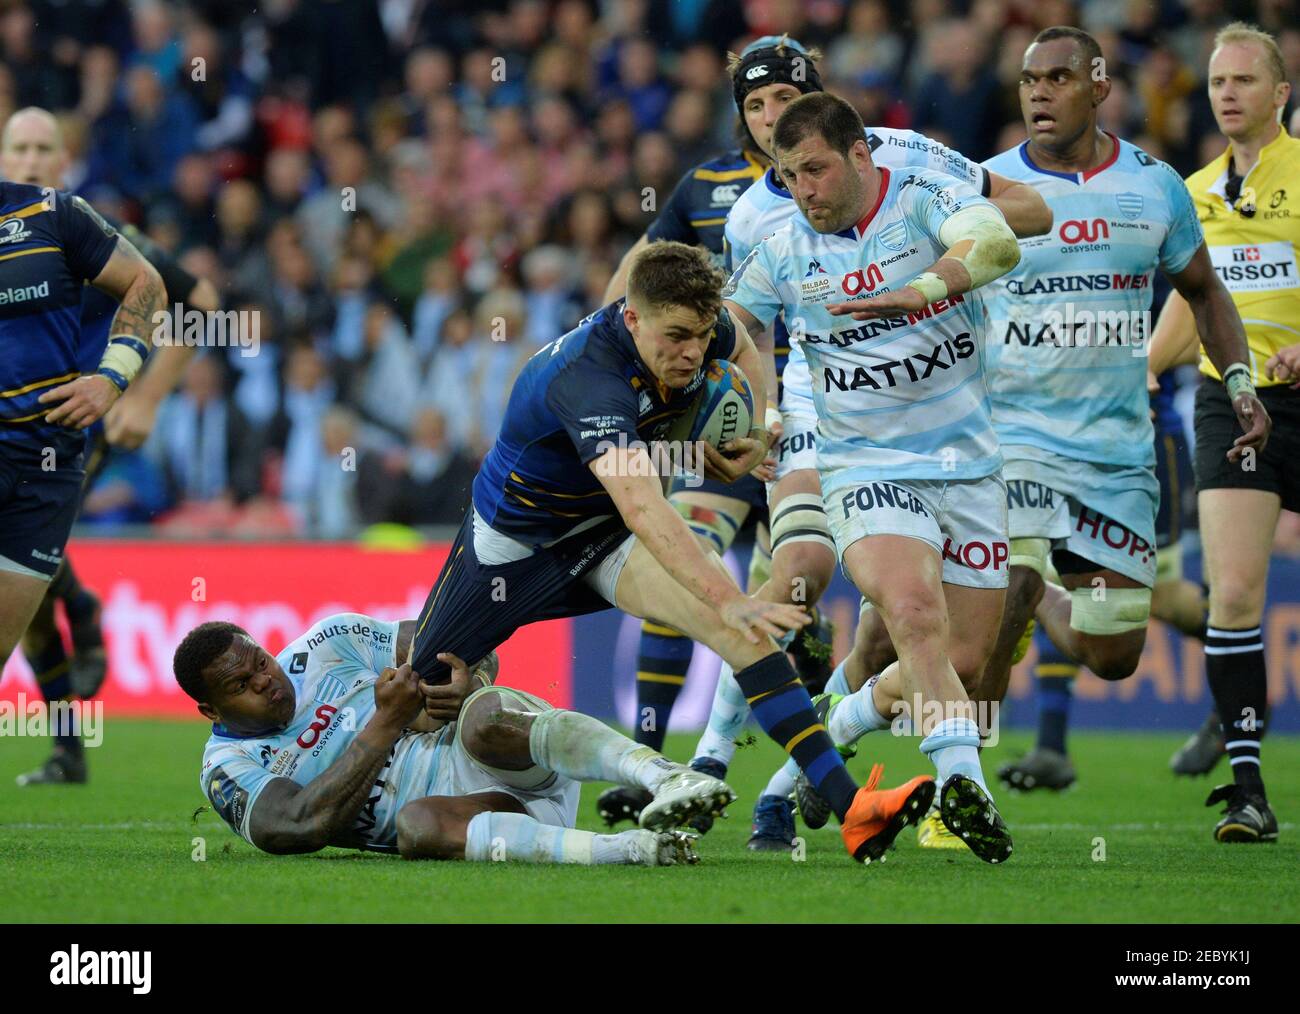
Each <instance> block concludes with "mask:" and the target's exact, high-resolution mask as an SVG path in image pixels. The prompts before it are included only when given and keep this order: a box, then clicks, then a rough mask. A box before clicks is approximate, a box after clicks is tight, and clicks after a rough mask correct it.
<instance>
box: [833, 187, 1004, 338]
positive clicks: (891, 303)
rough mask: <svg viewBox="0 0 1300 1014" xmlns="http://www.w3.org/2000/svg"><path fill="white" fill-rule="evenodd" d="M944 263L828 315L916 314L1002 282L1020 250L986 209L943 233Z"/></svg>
mask: <svg viewBox="0 0 1300 1014" xmlns="http://www.w3.org/2000/svg"><path fill="white" fill-rule="evenodd" d="M939 241H940V242H942V243H945V244H947V246H948V249H947V250H945V251H944V254H943V256H942V257H940V258H939V259H938V260H937V261H935V262H934V264H932V265H931V266H930V267H929V268H927V269H926V270H925V271H923V272H921V274H920V275H919V276H917V277H916V278H914V279H912V281H910V282H908V283H907V284H906V285H904V286H902V287H901V288H899V289H898V290H896V291H894V292H886V293H885V294H883V295H880V296H873V297H871V298H870V299H864V300H853V301H851V302H847V303H833V304H830V305H828V306H827V307H826V309H827V311H828V312H830V313H832V314H834V315H836V316H842V315H844V314H849V315H851V316H852V317H853V319H854V320H871V319H872V318H876V317H889V316H893V315H895V314H898V313H918V312H920V311H921V310H924V309H925V308H926V307H927V306H929V305H930V304H931V303H935V302H938V301H939V300H941V299H951V298H952V297H953V296H959V295H962V294H963V293H966V292H970V291H971V290H972V289H978V288H979V287H980V286H981V285H987V284H988V283H989V282H991V281H993V280H994V279H996V278H1001V277H1002V276H1003V275H1005V274H1006V273H1007V272H1008V271H1010V270H1011V269H1012V268H1014V267H1015V266H1016V265H1017V264H1019V263H1020V245H1019V244H1018V243H1017V242H1016V237H1015V234H1014V233H1013V232H1012V231H1011V228H1010V227H1009V226H1008V225H1007V223H1006V220H1005V219H1004V218H1003V217H1002V215H1001V214H999V213H998V212H997V211H994V210H993V209H992V208H990V207H989V206H988V205H987V204H978V205H974V206H972V207H967V208H963V209H962V210H961V211H958V212H956V213H955V214H953V215H951V216H949V217H948V218H947V219H946V220H945V221H944V223H943V225H942V226H940V227H939Z"/></svg>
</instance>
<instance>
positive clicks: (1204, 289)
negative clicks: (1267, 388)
mask: <svg viewBox="0 0 1300 1014" xmlns="http://www.w3.org/2000/svg"><path fill="white" fill-rule="evenodd" d="M1169 280H1170V281H1171V282H1173V283H1174V288H1175V289H1177V290H1178V292H1179V294H1180V295H1181V296H1182V297H1183V298H1184V299H1185V300H1187V305H1188V306H1189V307H1191V311H1192V317H1193V318H1194V319H1195V321H1196V330H1197V332H1198V333H1199V334H1200V336H1201V344H1202V345H1203V346H1204V347H1205V354H1206V355H1207V356H1209V358H1210V362H1212V363H1213V364H1214V368H1215V369H1216V370H1218V371H1219V376H1220V377H1222V378H1223V379H1224V382H1225V384H1226V386H1227V388H1228V393H1229V395H1230V396H1231V397H1232V408H1233V411H1234V412H1236V414H1237V422H1238V423H1240V424H1241V429H1242V435H1241V436H1239V437H1237V439H1236V440H1235V441H1234V442H1233V445H1232V446H1231V447H1230V448H1228V460H1229V461H1232V462H1236V461H1240V460H1241V459H1242V457H1243V456H1244V455H1245V454H1246V451H1247V449H1248V448H1253V450H1254V451H1255V452H1258V451H1262V450H1263V449H1264V445H1265V443H1267V442H1268V434H1269V431H1270V430H1271V429H1272V428H1273V420H1272V419H1270V418H1269V415H1268V411H1267V409H1265V408H1264V406H1263V404H1262V403H1261V402H1260V400H1259V398H1258V397H1256V395H1255V385H1254V383H1253V382H1252V380H1251V370H1250V366H1249V363H1250V351H1249V346H1248V345H1247V343H1246V329H1245V327H1244V326H1243V325H1242V323H1241V315H1240V314H1238V313H1237V306H1236V304H1235V303H1233V301H1232V296H1231V295H1230V294H1229V293H1228V290H1227V288H1226V287H1225V286H1224V284H1223V282H1222V281H1221V280H1220V279H1219V276H1218V274H1216V273H1215V270H1214V265H1213V263H1211V261H1210V253H1209V250H1208V249H1206V246H1205V244H1204V243H1202V244H1201V245H1200V248H1199V249H1198V250H1197V251H1196V253H1194V254H1193V255H1192V259H1191V260H1190V261H1189V262H1188V263H1187V266H1186V267H1185V268H1183V270H1182V271H1179V272H1178V273H1177V274H1173V273H1170V274H1169Z"/></svg>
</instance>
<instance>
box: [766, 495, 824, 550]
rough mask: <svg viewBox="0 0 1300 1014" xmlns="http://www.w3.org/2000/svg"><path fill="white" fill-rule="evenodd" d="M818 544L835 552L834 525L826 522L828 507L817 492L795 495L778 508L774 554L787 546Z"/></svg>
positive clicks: (773, 520) (773, 528)
mask: <svg viewBox="0 0 1300 1014" xmlns="http://www.w3.org/2000/svg"><path fill="white" fill-rule="evenodd" d="M792 542H818V543H821V544H822V545H823V546H825V547H826V548H827V549H829V550H830V551H831V552H832V553H833V552H835V540H834V539H833V538H832V537H831V526H830V522H828V521H827V520H826V508H825V507H823V506H822V498H821V497H820V496H818V495H817V494H816V493H792V494H790V495H789V496H788V497H786V498H785V499H784V500H782V501H781V504H780V506H779V507H777V509H776V513H775V514H774V515H773V516H772V553H773V555H775V554H776V551H777V550H778V549H780V548H781V547H782V546H784V545H786V544H787V543H792Z"/></svg>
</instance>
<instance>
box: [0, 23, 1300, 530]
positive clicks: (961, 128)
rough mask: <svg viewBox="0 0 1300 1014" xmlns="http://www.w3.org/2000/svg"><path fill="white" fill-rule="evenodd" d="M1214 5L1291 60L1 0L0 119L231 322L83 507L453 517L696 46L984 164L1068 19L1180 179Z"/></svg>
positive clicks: (638, 171) (726, 123)
mask: <svg viewBox="0 0 1300 1014" xmlns="http://www.w3.org/2000/svg"><path fill="white" fill-rule="evenodd" d="M1239 17H1244V18H1246V19H1248V20H1252V21H1254V22H1256V23H1258V24H1260V25H1261V26H1262V27H1264V28H1266V29H1268V30H1270V31H1272V32H1274V33H1275V34H1276V35H1277V37H1278V40H1279V42H1280V44H1281V47H1282V51H1283V54H1284V56H1285V58H1286V61H1287V69H1288V72H1289V75H1290V77H1291V80H1292V81H1293V82H1294V83H1296V84H1297V85H1300V0H1249V2H1237V0H1081V2H1077V3H1076V2H1071V0H599V2H597V0H550V2H547V0H258V2H256V3H254V2H250V0H192V2H188V3H179V2H168V3H164V2H160V0H135V2H128V0H12V2H6V0H0V120H3V119H4V118H6V117H7V116H8V114H9V113H10V112H12V111H13V110H14V109H16V108H20V107H22V106H25V105H39V106H44V107H46V108H49V109H50V110H52V111H54V112H56V113H57V114H58V115H59V118H60V120H61V122H62V125H63V130H64V134H65V139H66V141H67V143H68V145H69V147H70V149H71V153H72V165H71V169H70V171H69V174H68V178H67V179H66V186H67V188H68V189H70V190H72V191H75V192H77V193H80V194H82V195H83V196H85V197H86V198H87V199H88V200H90V201H91V203H92V204H94V205H95V206H96V207H98V208H100V209H101V210H103V211H105V212H107V213H109V214H111V215H115V216H118V217H120V218H121V219H123V220H127V221H131V222H134V223H136V224H137V225H139V226H140V227H141V228H142V229H143V230H144V231H146V232H147V233H148V234H149V235H150V236H151V237H153V238H154V239H155V240H156V241H157V242H159V243H160V244H161V245H162V246H163V247H164V248H166V249H168V250H170V251H172V252H173V253H174V254H175V255H176V256H178V257H179V258H180V260H181V262H182V263H183V264H184V265H185V266H186V267H187V268H189V269H190V270H191V271H192V272H194V273H195V274H198V275H201V276H203V277H206V278H208V279H210V280H211V281H212V282H213V283H214V284H215V285H216V286H217V289H218V291H219V292H220V293H221V295H222V298H223V301H224V305H225V306H226V307H227V308H229V309H239V310H247V311H256V312H257V314H258V317H257V319H258V321H259V326H260V336H259V337H260V349H259V353H258V354H257V355H255V356H245V355H241V354H240V352H239V350H235V349H231V350H222V349H214V350H209V351H208V352H206V353H204V354H203V355H202V356H201V357H199V358H197V359H196V360H194V361H193V362H192V364H191V366H190V368H189V371H188V373H187V374H186V376H185V378H184V380H183V383H182V385H181V388H180V389H179V391H178V392H177V393H176V394H175V395H173V396H172V397H171V399H170V400H169V401H168V402H166V403H165V404H164V406H163V408H162V411H161V412H160V415H159V420H158V425H157V427H156V430H155V433H154V436H153V438H152V439H151V440H150V442H149V444H148V445H146V447H145V449H144V450H143V451H142V452H141V453H138V454H134V455H120V454H119V455H116V456H115V457H114V459H113V461H112V463H111V465H110V466H109V468H108V470H107V471H106V473H105V475H104V476H103V477H102V479H101V480H100V482H99V484H98V486H97V487H96V489H95V490H94V491H93V493H92V495H91V497H90V499H89V502H88V504H87V512H86V515H85V521H87V522H88V523H92V524H93V523H96V522H99V523H122V522H142V521H150V520H153V521H155V522H156V523H160V524H166V525H171V526H173V527H175V528H180V529H183V530H187V531H194V530H204V531H207V530H214V529H217V530H222V531H243V532H250V533H268V532H285V533H290V532H292V533H306V534H313V535H320V536H326V537H335V536H345V535H349V534H351V533H354V532H356V531H357V530H358V529H359V528H360V527H362V526H365V525H369V524H373V523H376V522H383V521H395V522H400V523H404V524H416V525H422V524H453V523H456V522H457V521H458V520H459V517H460V514H461V512H462V510H463V507H464V504H465V503H466V501H467V498H468V485H469V481H470V479H471V478H472V476H473V474H474V471H475V469H476V467H477V463H478V461H479V460H480V459H481V457H482V455H483V454H484V453H485V452H486V450H487V449H488V448H489V447H490V446H491V443H492V440H493V438H494V436H495V434H496V431H497V428H498V426H499V425H500V421H501V417H502V414H503V412H504V409H505V399H506V397H507V395H508V393H509V390H510V384H511V381H512V379H513V377H514V375H515V374H516V372H517V371H518V370H519V369H520V367H521V365H522V364H523V362H524V360H525V359H526V358H527V357H528V356H530V355H531V354H532V353H533V352H535V351H536V350H537V349H538V348H539V347H540V346H541V345H543V344H545V343H546V342H548V341H550V340H551V339H552V338H554V337H556V336H558V335H559V334H562V333H563V332H564V331H565V330H567V329H568V328H569V327H571V326H572V325H573V324H574V323H576V322H577V320H579V319H580V318H581V317H582V316H583V315H585V314H586V313H587V312H589V311H590V310H592V309H594V308H595V307H597V306H598V305H599V304H600V302H601V295H602V292H603V290H604V287H605V285H606V282H607V281H608V279H609V276H610V274H611V273H612V271H613V269H614V268H615V266H616V265H617V263H618V260H619V258H620V256H621V255H622V253H623V252H624V250H626V248H627V247H628V246H630V245H631V243H632V242H633V241H634V240H635V239H636V238H637V237H638V236H639V235H640V234H641V233H642V232H643V231H644V229H645V227H646V226H647V225H648V224H649V222H650V221H651V220H652V219H653V218H654V215H655V209H656V208H657V207H659V206H660V205H661V204H662V202H664V201H666V200H667V197H668V195H669V194H670V193H671V191H672V188H673V186H674V184H675V183H676V181H677V179H678V177H679V176H680V174H681V173H682V172H684V171H685V170H686V169H688V168H689V167H690V166H691V165H693V164H694V163H696V162H698V161H701V160H703V159H705V158H707V157H709V156H711V155H713V154H714V153H717V152H719V151H721V150H723V149H726V148H729V147H734V146H735V144H736V141H735V138H736V115H735V109H734V106H733V104H732V100H731V94H730V88H729V86H728V82H727V79H726V74H725V69H724V68H725V58H726V57H725V54H726V52H727V51H728V50H739V49H740V48H741V47H742V46H743V45H744V44H745V42H747V41H748V40H750V39H751V38H753V37H755V36H757V35H760V34H768V33H773V32H777V33H779V32H789V33H790V34H791V35H792V36H793V37H796V38H798V39H800V40H802V41H803V42H805V43H807V44H815V45H817V46H819V47H820V48H821V49H822V51H823V53H824V60H823V63H822V74H823V78H824V80H825V82H826V84H827V86H828V87H829V88H830V89H831V90H833V91H835V92H837V93H839V94H841V95H843V96H845V97H846V98H849V99H850V100H851V101H853V102H854V103H855V105H857V107H858V108H859V110H860V111H861V113H862V115H863V118H864V120H865V121H866V122H867V123H869V124H879V125H885V126H894V127H911V128H914V129H917V130H920V131H923V132H925V133H928V134H930V135H932V136H934V137H936V138H940V139H942V140H944V141H946V142H948V143H949V144H951V145H953V146H954V147H956V148H958V149H960V150H961V151H963V152H964V153H965V154H967V155H968V156H970V157H972V158H975V159H984V158H987V157H988V156H990V155H992V154H995V153H996V152H998V151H1001V150H1003V149H1005V148H1007V147H1010V146H1012V145H1014V144H1016V143H1019V142H1020V141H1021V140H1023V138H1024V130H1023V127H1022V124H1021V121H1020V116H1019V111H1018V100H1017V88H1016V80H1017V74H1018V71H1019V65H1020V58H1021V55H1022V53H1023V51H1024V49H1025V47H1026V45H1027V44H1028V42H1029V40H1030V39H1031V38H1032V36H1033V34H1034V33H1035V32H1036V31H1038V30H1039V29H1040V28H1043V27H1045V26H1048V25H1052V24H1078V25H1081V26H1083V27H1085V28H1087V29H1088V30H1090V31H1092V32H1093V33H1094V34H1096V35H1097V36H1098V38H1099V40H1100V41H1101V45H1102V49H1103V52H1104V53H1105V55H1106V59H1107V70H1108V72H1109V74H1110V76H1111V78H1112V80H1113V91H1112V93H1111V96H1110V99H1109V100H1108V102H1107V103H1106V105H1105V106H1104V107H1103V110H1102V122H1103V124H1104V125H1105V126H1106V127H1107V128H1108V129H1111V130H1113V131H1115V132H1116V133H1119V134H1120V135H1122V136H1124V137H1126V138H1128V139H1130V140H1132V141H1133V142H1135V143H1136V144H1138V145H1140V146H1142V147H1144V148H1145V149H1146V150H1147V151H1148V152H1150V153H1151V154H1153V155H1156V156H1158V157H1160V158H1164V159H1166V160H1168V161H1169V162H1171V163H1172V164H1173V165H1174V166H1175V167H1176V168H1177V169H1178V170H1179V171H1180V172H1182V173H1184V174H1185V173H1189V172H1191V171H1192V170H1194V169H1196V168H1198V167H1199V166H1200V165H1202V164H1204V163H1205V162H1207V161H1208V160H1210V159H1211V158H1212V157H1214V156H1216V155H1217V154H1218V153H1219V152H1220V151H1221V150H1222V146H1223V143H1224V142H1223V140H1222V138H1221V137H1220V136H1219V135H1218V132H1217V130H1216V129H1215V125H1214V120H1213V117H1212V116H1211V113H1210V108H1209V104H1208V102H1207V99H1206V95H1205V68H1206V62H1207V59H1208V56H1209V48H1210V40H1211V39H1212V37H1213V35H1214V32H1215V30H1216V28H1218V27H1220V26H1221V25H1222V24H1224V23H1226V22H1228V21H1230V20H1233V19H1234V18H1239ZM647 188H649V189H647ZM647 195H650V197H651V199H650V200H647Z"/></svg>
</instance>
